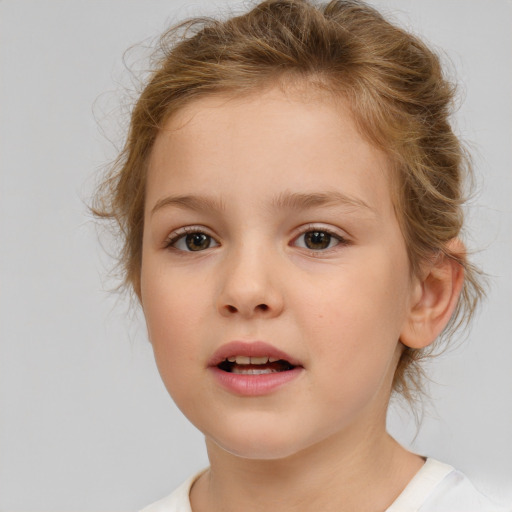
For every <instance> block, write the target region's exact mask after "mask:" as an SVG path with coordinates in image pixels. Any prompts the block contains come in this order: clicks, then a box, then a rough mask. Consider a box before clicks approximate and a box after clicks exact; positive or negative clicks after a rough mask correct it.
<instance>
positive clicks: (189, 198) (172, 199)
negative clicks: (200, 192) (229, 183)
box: [151, 195, 224, 215]
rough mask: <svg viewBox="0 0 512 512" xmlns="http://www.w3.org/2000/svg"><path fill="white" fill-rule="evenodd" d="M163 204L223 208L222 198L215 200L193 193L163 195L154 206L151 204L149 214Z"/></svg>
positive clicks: (203, 209)
mask: <svg viewBox="0 0 512 512" xmlns="http://www.w3.org/2000/svg"><path fill="white" fill-rule="evenodd" d="M165 206H177V207H178V208H184V209H186V210H195V211H205V210H206V211H207V210H216V211H222V210H224V203H223V202H222V200H217V199H216V198H214V197H208V196H194V195H183V196H168V197H163V198H162V199H159V200H158V201H157V202H156V204H155V206H153V208H152V210H151V215H153V214H154V213H155V212H156V211H158V210H160V209H161V208H164V207H165Z"/></svg>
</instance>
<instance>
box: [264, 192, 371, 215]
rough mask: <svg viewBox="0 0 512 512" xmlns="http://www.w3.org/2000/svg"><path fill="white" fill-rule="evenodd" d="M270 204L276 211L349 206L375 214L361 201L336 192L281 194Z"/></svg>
mask: <svg viewBox="0 0 512 512" xmlns="http://www.w3.org/2000/svg"><path fill="white" fill-rule="evenodd" d="M271 204H272V207H274V208H276V209H284V208H288V209H292V210H303V209H307V208H315V207H322V206H325V207H329V206H349V207H354V208H357V209H363V210H368V211H369V212H372V213H374V214H376V211H375V210H374V209H373V208H372V207H371V206H370V205H369V204H367V203H366V202H365V201H363V200H362V199H360V198H358V197H353V196H348V195H346V194H343V193H341V192H337V191H328V192H313V193H297V192H283V193H282V194H279V195H278V196H277V197H276V198H275V199H274V200H273V201H272V203H271Z"/></svg>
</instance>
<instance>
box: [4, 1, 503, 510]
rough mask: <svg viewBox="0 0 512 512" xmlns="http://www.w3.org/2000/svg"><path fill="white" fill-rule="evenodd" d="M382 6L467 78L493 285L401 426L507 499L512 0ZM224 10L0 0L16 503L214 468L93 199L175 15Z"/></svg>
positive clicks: (136, 504)
mask: <svg viewBox="0 0 512 512" xmlns="http://www.w3.org/2000/svg"><path fill="white" fill-rule="evenodd" d="M373 3H374V4H375V5H377V6H378V7H379V8H381V9H382V10H383V11H384V12H385V13H391V14H392V16H393V17H394V18H395V19H396V20H399V22H400V23H402V24H403V25H404V26H405V27H407V28H409V29H411V30H413V31H414V32H415V33H418V34H421V35H423V36H424V38H425V39H426V40H427V41H429V42H430V43H431V44H432V45H433V46H434V47H435V48H437V49H438V50H439V51H441V52H443V53H444V54H445V57H446V58H447V59H449V60H450V62H451V69H452V71H453V72H456V74H457V76H458V79H459V80H460V82H461V83H462V87H461V98H462V99H463V101H462V106H461V108H460V110H459V112H458V114H457V118H456V120H455V122H456V127H457V131H458V133H460V134H461V135H462V137H463V138H464V139H465V140H467V141H468V142H469V143H470V144H471V146H472V148H473V153H474V159H475V167H476V171H477V174H478V176H479V178H478V180H479V183H480V195H479V196H478V197H477V198H476V199H475V200H474V201H473V202H472V206H471V208H470V210H469V221H470V223H469V231H470V233H471V236H470V237H468V243H469V246H470V248H472V249H474V250H476V251H477V252H476V254H475V259H476V261H477V262H478V263H479V264H480V265H481V266H483V267H484V269H485V271H486V272H487V273H488V274H489V275H490V284H491V289H490V293H489V298H488V300H487V301H486V303H485V306H484V307H483V308H482V310H481V313H480V315H479V316H478V317H477V318H476V321H475V323H474V325H473V329H472V331H471V334H470V336H469V338H468V339H467V340H466V342H465V343H464V344H462V345H461V346H460V347H459V348H457V349H456V350H454V351H451V352H449V353H447V354H446V355H445V356H443V357H442V358H440V359H438V360H436V361H435V362H434V363H433V364H432V365H431V368H430V372H431V376H432V379H433V380H434V381H435V382H436V384H435V385H433V386H432V388H431V394H432V397H433V400H432V405H431V406H430V407H427V409H426V414H425V418H424V420H423V424H422V428H420V429H419V431H418V432H417V431H416V427H415V424H414V421H413V419H412V417H411V416H410V415H408V414H406V413H404V412H400V409H397V410H393V411H392V412H391V413H390V420H389V426H390V429H391V431H392V432H393V433H394V434H395V435H396V436H397V438H398V439H399V440H400V441H401V442H402V443H404V444H406V445H408V446H410V447H412V449H413V450H416V451H417V452H419V453H422V454H426V455H430V456H433V457H436V458H438V459H441V460H443V461H445V462H448V463H450V464H452V465H454V466H456V467H457V468H459V469H460V470H462V471H464V472H465V473H466V474H467V475H468V476H469V477H470V478H471V479H472V480H473V481H474V482H475V483H476V484H477V486H479V487H480V488H481V489H482V490H484V491H487V492H490V493H492V494H494V495H495V496H498V497H501V498H503V499H505V500H506V501H508V502H510V501H512V441H511V435H512V370H511V368H512V365H511V362H512V335H511V334H512V328H511V326H510V320H511V317H512V271H511V264H512V200H511V198H512V149H511V147H512V129H511V121H512V31H511V30H510V27H511V26H512V3H511V2H510V1H509V0H493V1H492V2H488V1H487V0H466V1H464V2H462V1H460V0H425V1H422V2H419V1H412V0H410V1H407V0H389V1H386V0H379V1H377V0H375V1H374V2H373ZM226 5H228V6H230V7H231V8H235V9H236V8H239V7H240V3H239V2H235V1H232V2H226V1H224V2H221V1H217V2H211V1H208V2H207V1H206V0H205V1H203V2H200V1H189V2H186V1H185V0H165V1H164V0H151V1H147V0H145V1H142V0H108V1H99V0H96V1H87V2H84V1H81V0H45V1H40V0H3V1H0V102H1V104H0V105H1V107H0V116H1V118H0V119H1V121H0V165H1V174H0V180H1V181H0V214H1V217H0V230H1V238H0V240H1V245H0V258H1V260H0V262H1V274H0V336H1V337H0V342H1V345H0V510H2V511H12V512H17V511H25V512H31V511H32V512H42V511H69V510H74V511H77V512H81V511H121V510H124V511H129V510H132V511H133V510H137V509H138V508H141V507H142V506H143V505H146V504H148V503H150V502H152V501H154V500H156V499H157V498H160V497H162V496H164V495H166V494H168V493H169V492H170V491H171V490H172V489H173V488H174V487H175V486H176V485H178V484H179V483H180V482H181V481H182V480H183V479H185V478H186V477H187V476H188V475H189V474H191V473H192V472H194V471H196V470H198V469H200V468H201V467H204V466H205V465H206V464H207V458H206V455H205V450H204V448H203V439H202V436H201V434H200V433H199V432H197V431H196V430H195V429H194V428H193V427H192V426H191V425H189V424H188V422H187V420H185V419H184V418H183V417H182V415H181V413H180V412H179V411H178V410H177V409H176V407H175V406H174V404H173V403H172V401H171V399H170V398H169V397H168V396H167V393H166V391H165V390H164V387H163V384H162V383H161V382H160V378H159V376H158V373H157V370H156V367H155V364H154V362H153V357H152V352H151V348H150V345H149V343H148V342H147V338H146V333H145V327H144V324H143V321H142V318H141V316H140V314H139V313H138V312H137V310H136V308H130V307H129V304H128V301H127V300H126V299H123V298H122V297H119V296H117V295H115V294H112V293H110V292H109V291H108V290H109V288H110V287H111V286H112V285H113V284H114V282H113V281H111V280H110V281H109V280H108V279H107V270H108V268H109V266H110V265H111V260H109V259H108V257H107V256H106V255H105V253H104V251H103V250H102V248H101V247H100V243H99V242H98V233H97V230H96V228H95V225H94V222H93V221H92V220H91V217H90V215H88V213H87V209H86V206H85V204H86V203H87V201H88V200H89V199H90V196H91V192H92V190H93V186H94V183H95V180H96V176H97V173H98V171H100V170H101V169H102V168H104V167H105V165H106V164H107V163H108V161H109V160H111V159H112V158H113V157H114V156H115V147H116V145H117V146H119V145H120V144H121V142H122V133H123V130H122V127H123V122H124V121H125V119H126V111H127V109H128V106H129V98H130V90H132V89H133V86H134V85H136V79H135V78H134V76H136V75H137V73H138V72H140V71H141V70H143V69H144V56H145V55H147V51H146V50H145V48H144V47H145V46H147V45H148V44H149V42H150V41H151V40H152V39H153V38H154V37H155V36H157V35H158V34H159V33H160V32H162V31H163V29H164V28H165V27H166V26H168V24H170V23H173V22H175V21H176V20H178V19H181V18H184V17H188V16H191V15H198V14H204V13H210V14H211V13H214V12H220V11H225V10H226V9H225V8H226ZM133 45H138V46H137V47H136V48H135V49H134V50H132V51H131V52H129V53H128V54H127V56H126V59H125V60H126V62H127V65H128V66H129V67H130V68H131V69H132V72H131V73H130V72H128V71H127V69H126V65H125V63H123V53H124V52H125V50H126V49H127V48H128V47H130V46H133ZM134 73H135V75H134ZM139 74H140V73H139ZM103 244H104V245H108V241H106V240H105V239H104V241H103Z"/></svg>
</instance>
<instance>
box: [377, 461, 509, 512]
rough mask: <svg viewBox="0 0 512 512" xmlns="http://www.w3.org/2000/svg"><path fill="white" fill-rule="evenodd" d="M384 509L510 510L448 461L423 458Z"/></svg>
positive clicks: (429, 511)
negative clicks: (476, 485)
mask: <svg viewBox="0 0 512 512" xmlns="http://www.w3.org/2000/svg"><path fill="white" fill-rule="evenodd" d="M387 512H512V508H504V507H502V506H500V505H497V504H496V503H494V502H493V501H492V500H491V499H489V498H488V497H487V496H485V495H484V494H482V493H481V492H480V491H478V490H477V489H476V488H475V487H474V486H473V484H472V483H471V482H470V481H469V479H468V478H467V477H466V476H465V475H464V474H462V473H461V472H460V471H457V470H456V469H454V468H453V467H451V466H449V465H448V464H443V463H442V462H439V461H437V460H435V459H427V461H426V463H425V465H424V466H423V468H422V469H421V470H420V471H419V472H418V473H417V475H416V476H415V477H414V478H413V479H412V480H411V482H410V483H409V485H408V486H407V487H406V488H405V489H404V491H403V492H402V494H401V495H400V496H399V497H398V498H397V500H396V501H395V503H394V504H393V505H392V506H391V507H390V508H389V509H388V511H387Z"/></svg>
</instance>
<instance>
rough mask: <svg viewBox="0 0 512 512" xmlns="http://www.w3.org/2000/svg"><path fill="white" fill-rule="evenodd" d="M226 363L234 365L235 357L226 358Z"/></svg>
mask: <svg viewBox="0 0 512 512" xmlns="http://www.w3.org/2000/svg"><path fill="white" fill-rule="evenodd" d="M228 361H229V362H230V363H234V362H235V361H236V357H235V356H233V357H228Z"/></svg>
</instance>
